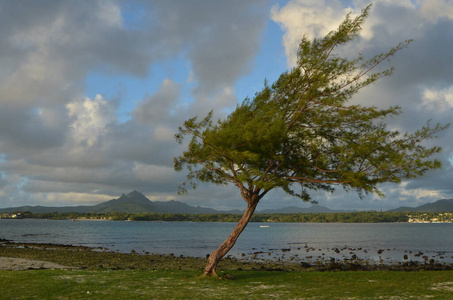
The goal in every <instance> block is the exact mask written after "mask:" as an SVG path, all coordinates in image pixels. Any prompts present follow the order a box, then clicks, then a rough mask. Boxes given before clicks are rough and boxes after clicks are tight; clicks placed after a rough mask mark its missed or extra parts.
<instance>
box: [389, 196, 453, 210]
mask: <svg viewBox="0 0 453 300" xmlns="http://www.w3.org/2000/svg"><path fill="white" fill-rule="evenodd" d="M388 211H390V212H453V199H442V200H438V201H436V202H433V203H427V204H423V205H421V206H417V207H407V206H401V207H398V208H395V209H391V210H388Z"/></svg>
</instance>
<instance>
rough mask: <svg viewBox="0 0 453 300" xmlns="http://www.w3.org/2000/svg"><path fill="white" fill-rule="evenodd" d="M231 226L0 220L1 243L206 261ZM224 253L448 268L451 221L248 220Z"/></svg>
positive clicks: (452, 245)
mask: <svg viewBox="0 0 453 300" xmlns="http://www.w3.org/2000/svg"><path fill="white" fill-rule="evenodd" d="M235 225H236V224H235V223H210V222H209V223H205V222H133V221H132V222H125V221H94V220H83V221H71V220H40V219H21V220H16V219H0V238H3V239H6V240H10V241H13V242H25V243H53V244H70V245H79V246H88V247H101V248H103V249H105V250H109V251H116V252H123V253H128V252H131V251H132V250H134V251H135V252H137V253H156V254H171V253H172V254H174V255H176V256H180V255H183V256H193V257H205V256H206V255H207V254H208V253H210V252H211V251H212V250H215V249H216V248H217V247H218V246H219V245H220V243H222V242H223V241H224V240H225V239H226V238H227V237H228V235H229V234H230V232H231V231H232V230H233V228H234V226H235ZM229 255H231V256H233V257H236V258H239V259H245V260H268V259H269V260H283V261H285V260H291V261H294V260H295V261H306V262H314V261H317V260H330V259H332V258H334V259H337V260H349V259H357V258H358V259H366V260H370V261H372V262H382V263H395V262H403V261H421V262H423V261H428V260H431V259H434V260H435V261H436V262H441V263H453V224H452V223H436V224H409V223H379V224H375V223H365V224H363V223H352V224H350V223H249V224H248V226H247V228H246V229H245V230H244V232H243V233H242V235H241V236H240V237H239V240H238V241H237V243H236V245H235V246H234V248H233V249H232V250H231V251H230V253H229Z"/></svg>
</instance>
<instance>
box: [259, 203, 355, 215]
mask: <svg viewBox="0 0 453 300" xmlns="http://www.w3.org/2000/svg"><path fill="white" fill-rule="evenodd" d="M334 212H351V211H346V210H344V211H339V210H332V209H330V208H327V207H324V206H321V205H317V204H314V205H312V206H311V207H307V208H302V207H294V206H290V207H285V208H280V209H265V210H261V211H258V212H257V213H258V214H299V213H301V214H314V213H334Z"/></svg>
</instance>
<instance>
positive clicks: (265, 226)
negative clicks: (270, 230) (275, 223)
mask: <svg viewBox="0 0 453 300" xmlns="http://www.w3.org/2000/svg"><path fill="white" fill-rule="evenodd" d="M260 227H261V228H267V227H269V225H260Z"/></svg>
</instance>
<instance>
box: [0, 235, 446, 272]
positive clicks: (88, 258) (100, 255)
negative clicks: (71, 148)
mask: <svg viewBox="0 0 453 300" xmlns="http://www.w3.org/2000/svg"><path fill="white" fill-rule="evenodd" d="M205 263H206V259H204V258H197V257H188V256H182V255H181V256H174V255H172V254H168V255H165V254H139V253H135V252H133V253H118V252H112V251H106V250H104V249H99V248H90V247H85V246H73V245H59V244H35V243H14V242H9V241H3V242H2V243H1V244H0V270H14V269H15V268H14V266H17V269H18V270H27V269H61V268H63V269H70V268H79V269H113V270H118V269H142V270H200V271H201V270H203V268H204V265H205ZM2 266H3V267H2ZM19 266H21V267H19ZM219 269H222V270H253V271H258V270H259V271H289V272H300V271H375V270H388V271H421V270H453V264H449V263H440V262H434V261H430V262H428V261H425V262H417V261H407V262H398V263H392V264H382V263H373V262H370V261H364V260H355V261H352V260H351V261H339V260H326V261H318V262H291V261H277V262H276V261H242V260H239V259H236V258H231V257H226V258H223V259H222V260H221V262H220V264H219Z"/></svg>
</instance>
